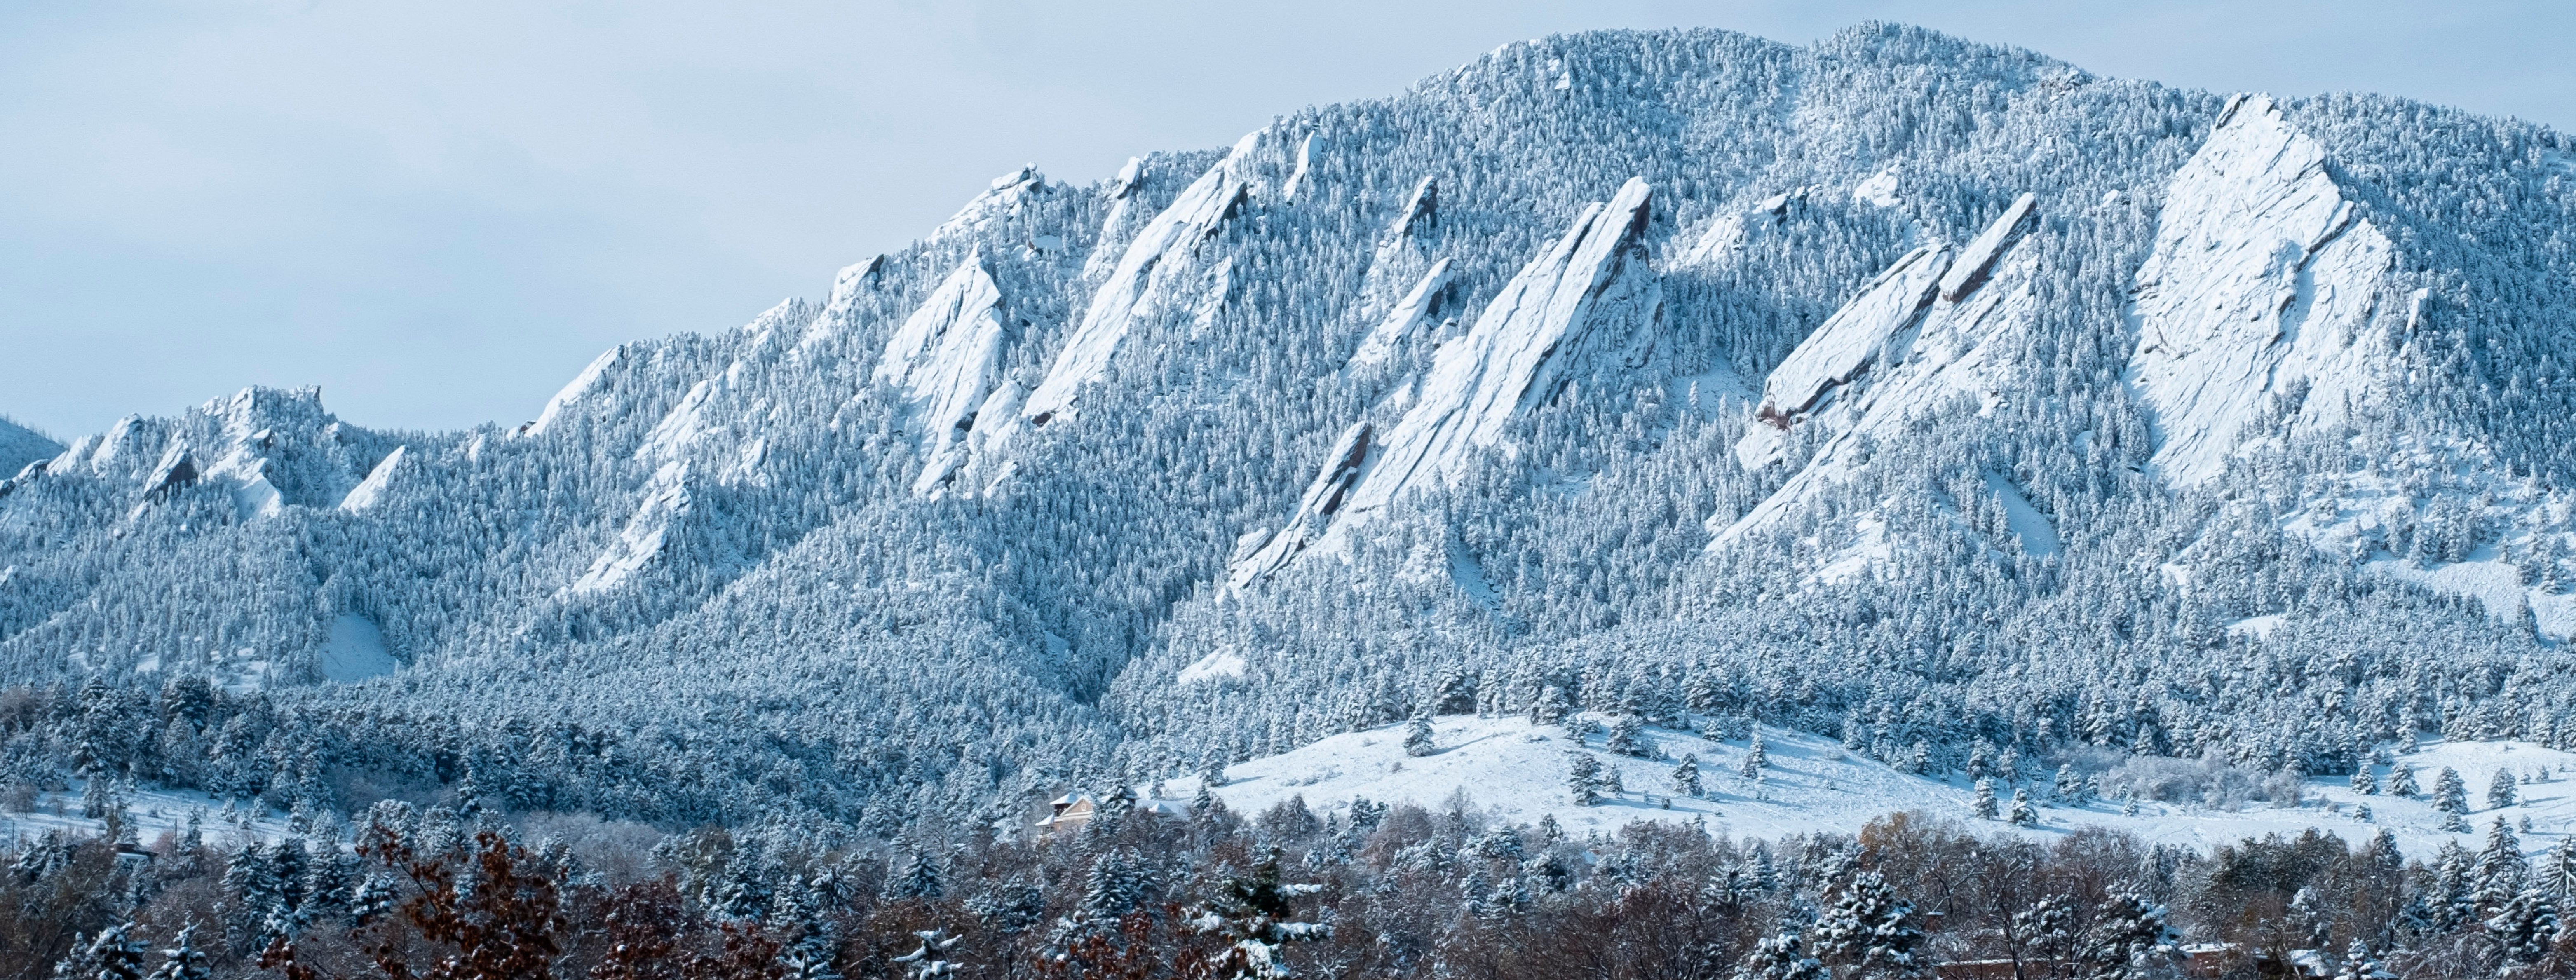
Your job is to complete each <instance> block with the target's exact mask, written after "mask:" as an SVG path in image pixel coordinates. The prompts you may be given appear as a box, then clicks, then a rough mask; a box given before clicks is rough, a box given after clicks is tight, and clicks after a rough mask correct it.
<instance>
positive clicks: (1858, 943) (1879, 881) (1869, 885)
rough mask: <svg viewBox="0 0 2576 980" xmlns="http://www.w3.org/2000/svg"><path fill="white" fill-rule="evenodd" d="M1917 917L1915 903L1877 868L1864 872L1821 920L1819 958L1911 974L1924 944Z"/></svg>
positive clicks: (1862, 972) (1867, 972)
mask: <svg viewBox="0 0 2576 980" xmlns="http://www.w3.org/2000/svg"><path fill="white" fill-rule="evenodd" d="M1914 919H1915V916H1914V903H1912V902H1908V901H1906V900H1905V899H1904V898H1903V897H1901V896H1899V895H1897V893H1896V889H1895V888H1893V887H1891V886H1889V885H1888V883H1887V879H1886V878H1884V877H1882V876H1881V875H1880V874H1879V873H1878V872H1875V871H1864V872H1861V873H1860V874H1859V875H1857V876H1855V877H1854V878H1853V879H1852V881H1851V884H1849V885H1846V886H1844V888H1843V891H1842V893H1841V894H1840V895H1839V896H1837V897H1836V898H1835V899H1834V903H1833V905H1832V906H1830V907H1829V908H1827V909H1826V910H1825V913H1824V915H1822V916H1821V917H1819V918H1818V919H1817V921H1816V924H1815V926H1814V928H1813V929H1812V930H1811V933H1812V934H1813V935H1814V937H1815V945H1814V947H1813V948H1814V949H1815V951H1816V955H1817V957H1818V958H1819V959H1822V960H1824V961H1825V962H1826V963H1827V964H1831V965H1844V966H1848V967H1849V968H1850V970H1851V971H1852V973H1853V974H1854V975H1857V976H1871V975H1879V974H1890V973H1892V974H1911V973H1914V972H1916V971H1917V970H1918V969H1919V968H1920V967H1919V964H1917V963H1916V962H1915V959H1916V950H1917V949H1918V948H1919V947H1921V946H1922V944H1923V930H1922V928H1921V927H1920V926H1919V925H1917V924H1916V923H1915V921H1914Z"/></svg>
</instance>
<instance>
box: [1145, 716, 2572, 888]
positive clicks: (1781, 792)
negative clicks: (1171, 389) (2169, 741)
mask: <svg viewBox="0 0 2576 980" xmlns="http://www.w3.org/2000/svg"><path fill="white" fill-rule="evenodd" d="M1433 732H1434V744H1435V746H1437V750H1436V751H1435V752H1434V753H1433V754H1431V755H1428V756H1420V757H1415V756H1409V755H1407V754H1406V751H1405V748H1404V741H1405V728H1404V726H1402V725H1397V726H1391V727H1387V728H1377V729H1371V730H1369V731H1365V732H1353V733H1349V734H1343V735H1334V736H1331V737H1329V738H1326V739H1324V740H1322V741H1319V742H1316V743H1314V744H1312V745H1307V746H1303V747H1300V748H1298V749H1297V750H1295V751H1293V752H1289V753H1286V754H1283V755H1276V756H1270V757H1267V758H1261V759H1255V760H1252V761H1250V762H1244V763H1240V764H1237V765H1234V766H1231V767H1228V768H1227V769H1226V771H1225V776H1226V782H1225V783H1224V784H1223V785H1222V786H1219V787H1216V788H1215V791H1216V795H1217V796H1218V797H1220V798H1222V799H1224V800H1225V803H1226V806H1227V807H1228V808H1230V809H1233V810H1235V811H1238V812H1243V813H1261V812H1264V811H1267V810H1268V809H1270V808H1271V807H1274V806H1277V805H1279V804H1280V803H1282V802H1285V801H1287V800H1288V799H1290V798H1292V797H1302V798H1304V800H1305V801H1306V803H1307V805H1308V806H1310V807H1312V808H1313V809H1314V810H1315V811H1316V812H1318V813H1333V812H1339V811H1346V810H1348V809H1349V807H1350V804H1351V801H1352V800H1353V799H1354V798H1357V799H1366V800H1369V801H1371V802H1376V803H1413V804H1415V805H1418V806H1422V807H1424V808H1426V809H1434V810H1442V809H1447V808H1448V807H1449V806H1450V805H1451V803H1452V801H1453V800H1455V799H1460V798H1463V799H1465V800H1467V801H1469V802H1471V803H1473V804H1474V805H1476V806H1478V807H1481V808H1483V809H1484V810H1485V811H1486V812H1488V813H1491V814H1492V815H1493V816H1494V817H1495V819H1496V820H1497V821H1499V822H1501V823H1505V824H1523V823H1527V824H1535V823H1537V822H1539V821H1540V820H1541V819H1542V818H1553V819H1554V820H1555V821H1556V822H1557V823H1558V824H1559V825H1561V826H1563V827H1565V828H1566V831H1567V832H1568V833H1570V834H1573V835H1576V836H1581V835H1583V834H1585V833H1587V832H1591V831H1599V832H1601V833H1605V834H1606V833H1610V832H1612V831H1616V830H1617V829H1618V828H1619V827H1620V826H1622V825H1624V824H1627V823H1629V822H1630V821H1635V820H1652V821H1670V822H1680V823H1702V824H1705V825H1706V826H1708V827H1709V828H1711V829H1713V830H1720V831H1724V832H1727V833H1730V834H1733V835H1735V836H1738V837H1750V838H1759V839H1772V838H1779V837H1783V836H1787V835H1790V834H1802V833H1816V832H1818V831H1834V832H1840V833H1858V832H1859V831H1860V829H1861V827H1862V826H1863V825H1864V824H1867V823H1868V822H1870V821H1871V820H1873V819H1876V818H1878V817H1882V816H1885V815H1887V814H1889V813H1894V812H1899V811H1911V812H1918V813H1925V814H1930V815H1934V816H1940V817H1947V818H1951V819H1955V820H1960V821H1966V822H1969V823H1970V824H1971V825H1972V826H1976V827H1978V828H1980V829H1983V830H1986V831H1989V832H1993V833H2020V834H2025V835H2030V836H2035V837H2040V838H2043V839H2047V838H2051V837H2055V836H2062V835H2064V834H2065V833H2066V832H2067V831H2069V830H2072V829H2075V828H2078V827H2088V826H2090V827H2108V828H2112V829H2116V830H2120V831H2124V832H2127V833H2130V834H2134V835H2136V836H2137V837H2138V838H2139V839H2141V840H2145V841H2149V842H2152V843H2169V844H2179V845H2185V846H2188V847H2190V848H2192V849H2194V850H2198V851H2206V850H2208V849H2209V848H2211V847H2213V846H2216V845H2220V844H2233V843H2235V842H2237V841H2240V840H2244V839H2247V838H2258V837H2262V836H2263V835H2265V834H2274V833H2277V834H2282V835H2285V836H2292V837H2295V836H2297V835H2298V834H2299V832H2301V831H2304V830H2306V829H2308V828H2310V827H2316V828H2320V829H2323V830H2325V831H2327V832H2328V833H2333V834H2337V835H2340V836H2342V837H2343V838H2345V839H2346V840H2348V841H2352V842H2356V843H2357V842H2359V841H2360V840H2362V839H2364V838H2366V837H2368V836H2370V835H2371V834H2373V833H2376V832H2377V831H2378V830H2379V829H2381V828H2386V829H2388V830H2391V831H2394V832H2395V833H2396V835H2397V841H2398V844H2399V846H2400V847H2402V848H2403V849H2404V850H2405V851H2406V853H2407V854H2408V855H2410V856H2413V857H2418V858H2426V859H2429V858H2430V856H2431V854H2432V852H2433V850H2434V849H2435V848H2437V847H2439V846H2440V845H2441V844H2442V842H2444V841H2457V842H2459V843H2461V844H2463V845H2466V846H2474V845H2475V844H2476V843H2477V838H2476V836H2475V835H2474V834H2471V833H2465V832H2452V831H2445V830H2443V829H2441V828H2442V824H2443V823H2444V818H2445V817H2447V816H2448V815H2447V814H2445V813H2442V812H2441V811H2439V810H2437V809H2435V808H2434V806H2433V805H2432V803H2431V801H2429V800H2428V799H2425V798H2423V797H2422V796H2420V795H2419V796H2418V797H2415V798H2400V797H2396V796H2391V795H2387V794H2385V793H2369V794H2365V793H2362V792H2358V791H2356V790H2354V789H2353V787H2352V785H2351V781H2350V780H2349V779H2327V778H2311V779H2308V780H2306V781H2304V782H2303V783H2301V784H2299V795H2300V802H2299V803H2297V804H2295V805H2282V804H2281V803H2277V802H2275V801H2273V800H2271V799H2265V798H2255V799H2250V800H2241V801H2229V802H2227V803H2222V804H2218V805H2212V804H2209V803H2206V802H2203V801H2202V800H2201V799H2196V798H2195V799H2174V800H2155V799H2147V798H2145V797H2144V796H2143V795H2142V797H2141V801H2140V803H2139V805H2138V807H2137V812H2136V813H2135V814H2130V813H2128V812H2126V808H2125V800H2121V799H2102V798H2095V799H2092V800H2089V801H2084V802H2080V803H2078V802H2074V801H2058V800H2053V799H2051V798H2050V795H2051V793H2052V790H2051V789H2050V788H2048V787H2050V786H2051V785H2052V781H2053V773H2051V772H2037V773H2034V774H2033V777H2032V779H2031V782H2030V784H2029V785H2032V786H2034V787H2036V788H2034V789H2033V790H2032V796H2031V798H2032V800H2033V801H2035V805H2036V806H2037V813H2038V820H2037V823H2036V825H2034V826H2030V827H2017V826H2015V825H2013V824H2011V823H2008V822H2005V821H2003V820H2001V819H1994V818H1979V817H1978V816H1977V814H1976V811H1975V807H1976V793H1975V786H1974V783H1975V781H1974V780H1971V779H1968V778H1966V777H1965V776H1964V775H1961V774H1958V773H1952V774H1949V775H1947V776H1933V775H1907V774H1905V773H1902V772H1899V771H1897V770H1895V769H1893V768H1891V767H1889V766H1887V765H1885V764H1882V763H1879V762H1876V761H1873V760H1870V759H1868V758H1865V757H1861V756H1858V755H1855V754H1854V753H1853V752H1851V751H1849V750H1847V749H1845V748H1843V747H1842V746H1841V745H1840V744H1838V743H1836V742H1834V741H1833V740H1831V739H1825V738H1819V737H1816V736H1813V735H1803V734H1799V733H1796V732H1788V731H1782V730H1777V729H1765V730H1764V731H1763V753H1764V757H1765V759H1766V760H1767V762H1768V765H1766V766H1765V767H1763V768H1762V770H1761V772H1762V778H1761V779H1760V780H1759V781H1758V782H1757V781H1756V780H1753V779H1748V778H1745V777H1744V775H1743V772H1742V770H1743V763H1744V758H1745V756H1746V754H1747V753H1748V752H1749V751H1750V748H1751V739H1750V738H1749V736H1748V737H1747V738H1739V739H1733V740H1729V741H1711V740H1709V739H1706V738H1702V737H1700V736H1698V735H1694V734H1690V733H1686V732H1675V731H1669V730H1664V729H1657V728H1647V729H1644V731H1643V744H1644V745H1645V746H1646V747H1647V751H1649V752H1651V753H1654V754H1653V756H1652V757H1647V758H1638V757H1630V756H1624V755H1617V754H1613V753H1610V752H1607V751H1604V750H1603V741H1604V738H1605V735H1604V734H1600V733H1596V734H1593V735H1590V736H1587V737H1586V738H1584V739H1583V740H1582V745H1583V751H1585V752H1586V753H1588V754H1590V755H1591V756H1593V757H1594V758H1595V759H1596V760H1598V761H1599V762H1600V763H1601V765H1602V766H1603V767H1604V768H1606V769H1614V770H1616V771H1617V773H1618V781H1619V784H1620V785H1621V786H1622V787H1623V791H1621V792H1617V793H1608V794H1605V795H1604V796H1603V797H1602V799H1601V801H1600V802H1599V803H1598V804H1597V805H1594V806H1588V807H1587V806H1576V805H1574V803H1573V802H1572V800H1571V797H1570V795H1569V793H1568V790H1567V783H1568V773H1569V771H1570V768H1571V767H1570V764H1569V760H1568V758H1567V754H1568V753H1569V752H1570V751H1573V750H1574V748H1575V745H1576V740H1575V739H1574V738H1573V737H1572V736H1570V735H1569V734H1568V733H1567V731H1566V729H1564V728H1562V727H1560V726H1556V725H1534V724H1531V723H1530V722H1529V721H1528V720H1527V719H1524V718H1477V717H1474V716H1472V715H1462V716H1456V717H1448V718H1443V719H1441V720H1440V721H1439V722H1438V723H1437V724H1436V725H1434V726H1433ZM1684 756H1694V757H1696V759H1697V763H1696V764H1697V767H1698V770H1699V774H1700V775H1699V778H1700V781H1701V786H1702V787H1703V790H1704V792H1703V794H1702V795H1701V796H1698V797H1692V796H1688V795H1685V794H1683V793H1681V792H1680V791H1679V790H1678V789H1677V788H1676V787H1675V785H1674V782H1673V775H1674V773H1675V771H1676V769H1677V768H1678V766H1679V763H1680V761H1681V759H1682V757H1684ZM2392 761H2393V764H2392V765H2387V766H2374V767H2373V772H2374V774H2375V777H2376V778H2378V779H2379V780H2381V781H2383V782H2384V781H2385V780H2386V779H2387V778H2388V777H2389V776H2390V775H2391V774H2392V773H2393V772H2394V771H2395V769H2396V768H2399V767H2407V768H2412V769H2414V770H2415V773H2416V775H2415V778H2416V779H2417V781H2418V782H2419V783H2420V784H2421V785H2422V786H2424V787H2427V788H2429V787H2431V786H2432V785H2433V781H2434V779H2435V775H2436V774H2437V773H2438V772H2440V771H2441V770H2442V769H2443V768H2446V767H2447V768H2450V769H2452V770H2454V771H2456V772H2458V773H2459V774H2460V775H2461V778H2462V779H2464V780H2466V781H2467V783H2468V785H2469V786H2470V788H2471V790H2472V792H2471V798H2472V801H2473V805H2474V808H2473V810H2472V812H2470V813H2469V814H2467V822H2468V824H2469V825H2470V826H2471V827H2472V828H2473V829H2474V830H2476V831H2480V832H2483V831H2484V830H2485V828H2486V826H2487V824H2488V822H2489V821H2491V820H2493V819H2494V818H2496V817H2499V816H2501V817H2503V818H2505V820H2506V821H2507V822H2508V823H2510V824H2515V825H2516V826H2519V824H2520V822H2521V821H2523V820H2524V819H2526V818H2527V819H2529V820H2530V822H2531V826H2530V828H2529V829H2528V830H2527V831H2525V832H2522V833H2521V842H2522V844H2523V847H2524V849H2525V850H2526V851H2528V852H2529V853H2531V854H2534V855H2537V854H2540V853H2542V852H2544V851H2547V850H2548V849H2550V848H2551V847H2553V846H2555V845H2556V844H2557V842H2558V840H2559V839H2560V838H2562V837H2565V836H2566V835H2567V834H2569V833H2571V832H2576V768H2571V767H2576V754H2571V753H2568V752H2564V751H2560V750H2556V749H2549V748H2544V747H2541V746H2537V745H2532V744H2530V743H2525V742H2476V743H2432V744H2428V745H2426V746H2424V747H2422V748H2419V749H2416V750H2414V751H2410V752H2403V753H2397V754H2396V755H2395V757H2394V759H2393V760H2392ZM2186 768H2188V767H2186ZM2500 769H2501V770H2507V771H2510V772H2512V773H2514V774H2515V775H2516V777H2517V778H2518V779H2519V778H2521V777H2526V776H2528V777H2534V778H2536V779H2539V780H2545V781H2537V782H2530V783H2526V784H2522V785H2521V786H2520V788H2519V789H2518V791H2517V795H2518V800H2517V802H2516V803H2515V804H2513V805H2511V806H2506V807H2490V806H2487V805H2485V802H2484V794H2485V793H2486V791H2487V789H2488V786H2489V783H2490V782H2491V781H2492V780H2493V777H2494V774H2495V773H2496V771H2497V770H2500ZM2114 778H2115V780H2116V779H2117V778H2118V777H2114ZM2168 778H2170V777H2168ZM2177 782H2179V781H2177ZM1198 786H1199V780H1198V779H1197V778H1196V777H1191V778H1185V779H1175V780H1172V781H1171V782H1170V783H1169V784H1168V786H1167V789H1168V792H1169V793H1170V794H1171V795H1173V796H1175V797H1179V798H1183V799H1186V798H1188V797H1189V796H1191V795H1192V794H1194V793H1196V792H1197V791H1198ZM1997 795H1998V800H1999V803H2000V804H2001V805H2000V806H1999V807H1998V817H2003V816H2009V812H2008V810H2009V806H2010V799H2011V790H2010V789H2009V788H2006V789H2000V790H1998V791H1997ZM2194 795H2195V796H2196V795H2197V794H2194ZM2359 806H2368V807H2369V808H2370V815H2369V819H2368V820H2363V819H2361V818H2360V816H2359V815H2358V813H2357V809H2356V808H2357V807H2359Z"/></svg>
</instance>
